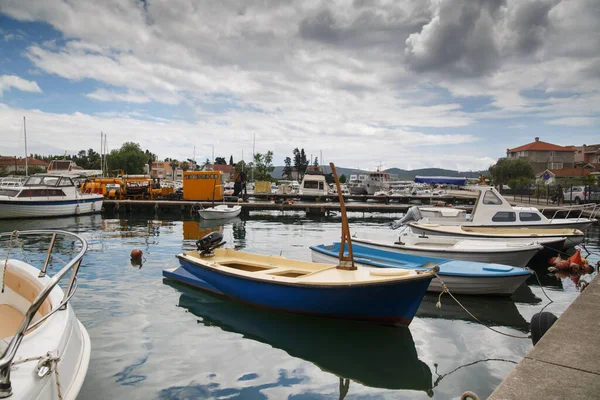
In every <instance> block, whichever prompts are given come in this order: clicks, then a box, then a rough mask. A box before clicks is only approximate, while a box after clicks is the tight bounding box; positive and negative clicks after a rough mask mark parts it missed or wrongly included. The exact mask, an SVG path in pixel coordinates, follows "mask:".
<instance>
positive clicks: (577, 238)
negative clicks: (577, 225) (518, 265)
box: [408, 223, 584, 250]
mask: <svg viewBox="0 0 600 400" xmlns="http://www.w3.org/2000/svg"><path fill="white" fill-rule="evenodd" d="M408 226H410V229H411V231H413V232H414V233H416V234H418V235H438V236H452V237H457V238H462V239H495V240H508V241H519V242H523V241H531V240H536V239H540V238H541V239H556V241H557V243H558V242H559V241H561V240H563V243H564V244H563V247H562V249H556V250H568V249H570V248H573V247H575V246H577V245H578V244H580V243H581V242H583V237H584V235H568V236H567V235H565V234H556V235H550V234H548V235H543V236H533V235H528V234H523V235H519V234H509V235H501V234H493V233H474V232H468V233H467V232H464V233H459V232H446V231H443V230H437V229H429V228H427V227H424V226H420V225H415V224H410V223H409V224H408ZM468 227H469V228H473V226H468ZM486 228H488V227H486ZM565 237H566V240H564V238H565Z"/></svg>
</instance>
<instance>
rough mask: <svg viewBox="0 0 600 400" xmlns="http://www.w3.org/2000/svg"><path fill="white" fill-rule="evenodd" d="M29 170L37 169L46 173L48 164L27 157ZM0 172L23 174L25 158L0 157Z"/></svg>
mask: <svg viewBox="0 0 600 400" xmlns="http://www.w3.org/2000/svg"><path fill="white" fill-rule="evenodd" d="M27 166H28V167H29V169H30V170H31V169H33V168H37V169H40V170H43V171H44V172H45V171H46V167H48V163H47V162H45V161H42V160H38V159H36V158H33V157H27ZM0 171H1V172H2V173H4V174H25V158H24V157H11V156H0Z"/></svg>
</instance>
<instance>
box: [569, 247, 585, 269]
mask: <svg viewBox="0 0 600 400" xmlns="http://www.w3.org/2000/svg"><path fill="white" fill-rule="evenodd" d="M569 263H571V264H577V265H579V266H582V265H583V261H582V260H581V249H577V251H576V252H575V254H573V255H572V256H571V257H569Z"/></svg>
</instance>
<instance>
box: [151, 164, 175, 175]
mask: <svg viewBox="0 0 600 400" xmlns="http://www.w3.org/2000/svg"><path fill="white" fill-rule="evenodd" d="M150 176H152V177H153V178H160V179H173V168H171V162H170V161H153V162H152V171H151V172H150Z"/></svg>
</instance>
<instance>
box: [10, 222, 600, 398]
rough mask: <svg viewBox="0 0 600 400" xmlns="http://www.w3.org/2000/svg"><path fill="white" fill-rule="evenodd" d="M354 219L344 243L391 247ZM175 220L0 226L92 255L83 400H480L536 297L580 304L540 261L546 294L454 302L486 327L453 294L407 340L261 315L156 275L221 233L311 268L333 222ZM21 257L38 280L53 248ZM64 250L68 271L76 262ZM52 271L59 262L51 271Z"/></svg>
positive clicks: (517, 352) (425, 307) (82, 277)
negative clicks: (76, 242) (55, 236)
mask: <svg viewBox="0 0 600 400" xmlns="http://www.w3.org/2000/svg"><path fill="white" fill-rule="evenodd" d="M350 217H351V218H350V228H351V230H352V232H358V233H359V234H361V235H363V234H364V235H368V236H371V237H378V238H382V239H385V240H388V241H391V240H394V238H395V235H396V233H397V232H394V231H392V230H390V229H389V227H388V226H389V223H390V222H391V220H392V218H394V216H390V215H385V216H376V215H369V214H367V215H364V216H363V215H362V214H360V215H350ZM181 219H182V218H171V219H165V218H164V217H161V216H158V215H157V216H149V217H142V216H137V217H127V216H121V217H118V216H117V217H115V216H113V217H110V218H109V217H106V218H103V217H102V216H100V215H94V216H80V217H71V218H60V219H46V220H24V221H1V222H0V230H1V231H12V230H27V229H64V230H69V231H72V232H75V233H79V234H81V235H82V236H83V237H84V238H85V239H86V240H87V241H88V243H89V246H90V249H89V251H88V253H87V255H86V256H85V258H84V262H83V267H82V270H81V271H80V273H79V289H78V291H77V293H76V295H75V297H74V298H73V300H72V301H71V304H72V306H73V307H74V309H75V312H76V314H77V317H78V318H79V319H80V320H81V322H82V323H83V324H84V326H85V327H86V328H87V330H88V332H89V334H90V337H91V341H92V358H91V362H90V367H89V370H88V374H87V377H86V380H85V383H84V385H83V388H82V390H81V393H80V396H79V398H81V399H86V400H87V399H90V400H94V399H108V398H111V399H127V400H133V399H209V398H217V399H284V398H285V399H288V398H289V399H340V398H346V399H357V398H361V399H364V398H368V399H388V398H389V399H404V398H406V399H427V398H439V399H447V398H458V397H460V395H461V394H462V393H463V392H464V391H466V390H470V391H473V392H475V393H477V394H478V395H479V396H480V397H481V398H486V397H487V396H489V394H490V393H491V392H492V391H493V390H494V389H495V388H496V386H498V384H499V383H500V382H501V381H502V379H503V378H504V377H505V376H506V375H507V374H508V373H509V372H510V370H511V369H512V368H513V367H514V366H515V363H517V362H519V361H520V360H521V359H522V358H523V356H524V355H525V354H526V353H527V351H528V350H529V349H530V348H531V346H532V345H531V340H530V339H527V336H528V334H529V321H530V319H531V317H532V315H533V314H535V313H536V312H538V311H539V310H540V309H541V308H542V307H543V306H544V305H546V303H548V300H547V298H546V296H545V295H544V293H543V291H545V293H546V294H547V295H548V296H549V297H550V298H551V299H552V300H553V301H554V302H553V303H552V304H550V305H549V306H548V307H547V308H546V309H545V310H546V311H550V312H552V313H554V314H556V315H560V314H561V313H562V312H563V311H564V310H565V309H566V308H567V307H568V306H569V304H570V303H571V302H572V301H573V300H574V298H575V297H576V296H577V295H578V289H577V285H576V282H577V280H578V279H579V277H570V276H565V277H557V276H550V275H549V274H548V272H547V271H546V268H547V265H545V263H544V262H541V263H538V265H533V266H532V267H533V268H534V269H535V270H536V271H537V272H538V273H539V274H538V275H539V278H540V280H541V284H542V286H541V287H540V285H539V284H538V281H537V280H536V279H535V277H532V278H530V279H529V280H528V282H527V285H524V286H522V287H521V288H520V289H519V290H518V292H517V293H516V294H515V295H514V296H512V297H511V298H489V297H481V296H478V297H468V296H467V297H465V296H461V297H458V298H459V300H460V301H461V302H462V303H463V305H464V306H465V307H466V308H467V309H469V311H471V312H472V313H473V314H475V315H476V316H477V317H478V318H479V319H480V320H481V322H482V323H480V322H477V321H474V320H473V319H472V318H471V317H470V316H469V315H468V314H467V313H466V312H465V311H464V310H463V309H461V308H460V307H459V306H458V305H457V304H456V303H455V302H454V301H453V300H452V299H451V298H450V297H449V296H448V295H444V296H442V298H441V308H437V307H436V303H437V302H438V300H439V299H438V295H437V294H427V296H426V298H425V300H424V301H423V303H422V304H421V307H420V308H419V311H418V312H417V316H416V318H415V319H414V320H413V322H412V324H411V325H410V327H409V328H402V327H388V326H379V325H375V324H370V323H363V322H351V321H350V322H349V321H338V320H329V319H323V318H313V317H306V316H300V315H292V314H286V313H278V312H272V311H266V310H262V309H258V308H254V307H251V306H248V305H244V304H240V303H237V302H234V301H231V300H228V299H224V298H222V297H219V296H215V295H212V294H208V293H206V292H203V291H200V290H196V289H192V288H189V287H186V286H184V285H181V284H178V283H173V282H171V281H166V280H164V279H163V277H162V270H163V269H165V268H173V267H176V266H177V265H178V262H177V260H176V258H175V255H176V254H177V253H180V252H182V251H188V250H192V249H194V248H195V241H196V240H197V239H198V238H199V237H201V236H203V235H205V234H208V233H210V232H212V231H221V232H222V233H223V235H224V237H225V240H226V241H227V244H226V246H228V247H232V248H236V249H240V250H241V249H243V250H246V251H250V252H256V253H261V254H277V255H279V254H281V255H283V256H285V257H288V258H296V259H301V260H310V250H309V246H311V245H315V244H320V243H331V242H333V241H338V240H339V237H340V218H339V217H327V218H322V219H309V218H306V217H305V216H304V214H303V213H300V214H287V213H286V215H279V214H278V213H277V212H274V213H264V214H258V215H255V214H252V215H251V216H247V217H242V218H236V219H233V220H230V221H226V222H218V221H211V222H203V221H200V220H198V219H197V218H196V219H194V218H192V217H189V216H188V217H187V220H183V221H182V220H181ZM19 246H21V247H22V249H23V253H24V254H25V255H26V257H27V259H28V261H29V262H30V263H32V264H33V265H36V266H38V267H39V265H40V264H39V262H42V261H43V259H44V257H45V249H46V246H47V242H40V241H35V240H27V241H22V242H21V243H19ZM585 246H586V248H587V249H588V250H589V251H590V252H592V253H594V254H592V255H590V256H589V257H588V258H589V260H590V264H595V263H596V261H597V260H598V259H599V256H598V255H597V254H598V252H600V227H599V226H598V225H594V226H592V227H591V228H590V229H589V230H588V231H587V235H586V239H585ZM60 249H61V251H62V252H64V253H65V257H64V258H66V254H67V253H68V252H69V251H72V250H73V249H69V246H67V245H66V244H65V245H64V246H62V247H61V248H60ZM133 249H141V250H142V251H143V253H144V260H143V263H142V264H141V265H135V264H132V262H131V261H130V257H129V255H130V252H131V251H132V250H133ZM13 251H14V250H13ZM11 254H13V255H14V254H16V256H15V257H18V256H20V255H21V254H20V251H14V253H11ZM584 254H585V252H584ZM0 256H2V257H3V258H4V257H6V252H5V248H4V253H2V254H0ZM60 265H61V264H60V263H59V261H57V260H54V261H53V268H54V270H57V269H58V268H59V267H60ZM586 278H589V276H584V277H581V279H586ZM450 289H451V288H450ZM484 324H485V325H488V326H491V327H493V328H494V329H496V330H499V331H502V332H505V333H507V334H509V335H511V336H504V335H500V334H498V333H496V332H493V331H492V330H490V329H488V328H487V327H486V326H485V325H484ZM566 340H567V342H566V343H565V345H569V346H576V345H577V344H576V341H575V342H574V341H573V339H572V338H566ZM557 379H559V378H557Z"/></svg>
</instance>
